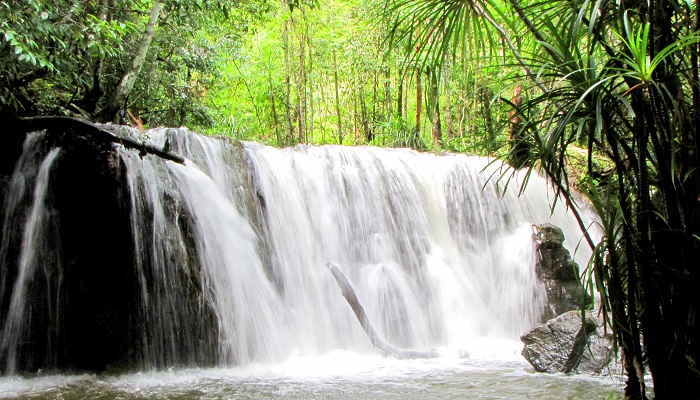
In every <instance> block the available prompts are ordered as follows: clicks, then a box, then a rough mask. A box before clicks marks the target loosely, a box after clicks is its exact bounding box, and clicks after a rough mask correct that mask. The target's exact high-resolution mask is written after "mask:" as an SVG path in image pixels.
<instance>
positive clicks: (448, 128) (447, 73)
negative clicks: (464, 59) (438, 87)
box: [443, 61, 455, 140]
mask: <svg viewBox="0 0 700 400" xmlns="http://www.w3.org/2000/svg"><path fill="white" fill-rule="evenodd" d="M451 75H452V66H451V65H450V62H449V61H448V62H446V63H445V68H444V72H443V84H444V85H445V136H446V137H447V139H448V140H449V139H452V138H453V137H454V135H455V128H454V123H453V121H452V90H451V84H452V83H451V82H450V79H451Z"/></svg>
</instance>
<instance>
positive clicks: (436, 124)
mask: <svg viewBox="0 0 700 400" xmlns="http://www.w3.org/2000/svg"><path fill="white" fill-rule="evenodd" d="M428 79H429V80H430V96H428V97H429V102H430V121H431V131H430V136H431V137H432V139H433V145H434V146H442V123H441V121H440V90H439V89H440V85H439V82H440V74H439V73H438V71H437V70H436V69H435V68H431V69H430V70H429V72H428Z"/></svg>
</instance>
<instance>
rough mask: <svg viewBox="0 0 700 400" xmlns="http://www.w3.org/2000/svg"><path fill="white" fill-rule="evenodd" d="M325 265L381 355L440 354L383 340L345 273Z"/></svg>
mask: <svg viewBox="0 0 700 400" xmlns="http://www.w3.org/2000/svg"><path fill="white" fill-rule="evenodd" d="M326 266H327V267H328V269H329V270H330V271H331V273H332V274H333V277H334V278H335V280H336V282H338V286H340V291H341V292H342V293H343V297H345V300H347V302H348V304H349V305H350V308H352V311H353V312H354V313H355V316H356V317H357V320H358V321H360V325H362V329H364V330H365V333H367V336H368V337H369V340H370V341H371V342H372V344H373V345H374V347H376V348H377V350H379V351H380V352H381V353H382V354H383V355H385V356H387V357H392V358H398V359H407V358H436V357H439V356H440V354H439V353H438V352H437V350H428V351H419V350H406V349H397V348H396V347H394V346H392V345H390V344H389V343H387V342H386V341H384V338H382V337H381V336H380V335H379V334H378V333H377V331H376V330H374V327H373V326H372V324H371V323H370V321H369V318H368V317H367V313H366V312H365V309H364V308H363V307H362V304H360V300H359V299H358V298H357V295H356V294H355V290H354V289H353V288H352V285H351V284H350V281H349V280H348V278H347V277H346V276H345V274H343V271H341V270H340V268H338V267H337V266H336V265H335V264H333V263H330V262H328V263H326Z"/></svg>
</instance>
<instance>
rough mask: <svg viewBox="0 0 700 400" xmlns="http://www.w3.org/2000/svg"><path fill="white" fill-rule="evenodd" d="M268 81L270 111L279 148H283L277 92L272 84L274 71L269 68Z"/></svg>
mask: <svg viewBox="0 0 700 400" xmlns="http://www.w3.org/2000/svg"><path fill="white" fill-rule="evenodd" d="M267 80H268V84H269V85H270V90H269V91H270V109H271V111H272V123H273V127H272V128H273V129H274V131H275V139H276V140H277V146H282V135H280V120H279V115H277V106H276V104H275V103H276V100H275V91H274V88H273V82H272V71H270V69H269V68H268V70H267Z"/></svg>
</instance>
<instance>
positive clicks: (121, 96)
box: [100, 1, 163, 121]
mask: <svg viewBox="0 0 700 400" xmlns="http://www.w3.org/2000/svg"><path fill="white" fill-rule="evenodd" d="M162 10H163V3H161V2H159V1H156V2H155V3H153V8H152V9H151V14H150V16H149V17H148V23H147V24H146V31H145V32H144V34H143V37H142V38H141V42H140V43H139V45H138V47H137V49H136V54H135V55H134V59H133V60H132V62H131V67H130V68H129V69H128V70H127V71H126V73H125V74H124V75H123V76H122V79H121V80H120V81H119V84H118V85H117V88H116V90H115V92H114V96H112V99H111V100H110V102H109V104H108V105H107V107H105V109H104V110H102V113H101V118H100V119H101V120H103V121H110V120H113V119H114V118H115V116H116V115H117V112H118V111H119V109H120V108H124V109H126V105H125V104H123V103H124V102H125V101H126V98H127V97H128V96H129V93H131V89H133V87H134V83H136V78H138V76H139V73H140V72H141V68H142V67H143V64H144V63H145V62H146V55H148V50H149V48H150V47H151V41H152V40H153V36H154V34H155V27H156V23H157V22H158V17H159V16H160V13H161V11H162Z"/></svg>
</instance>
